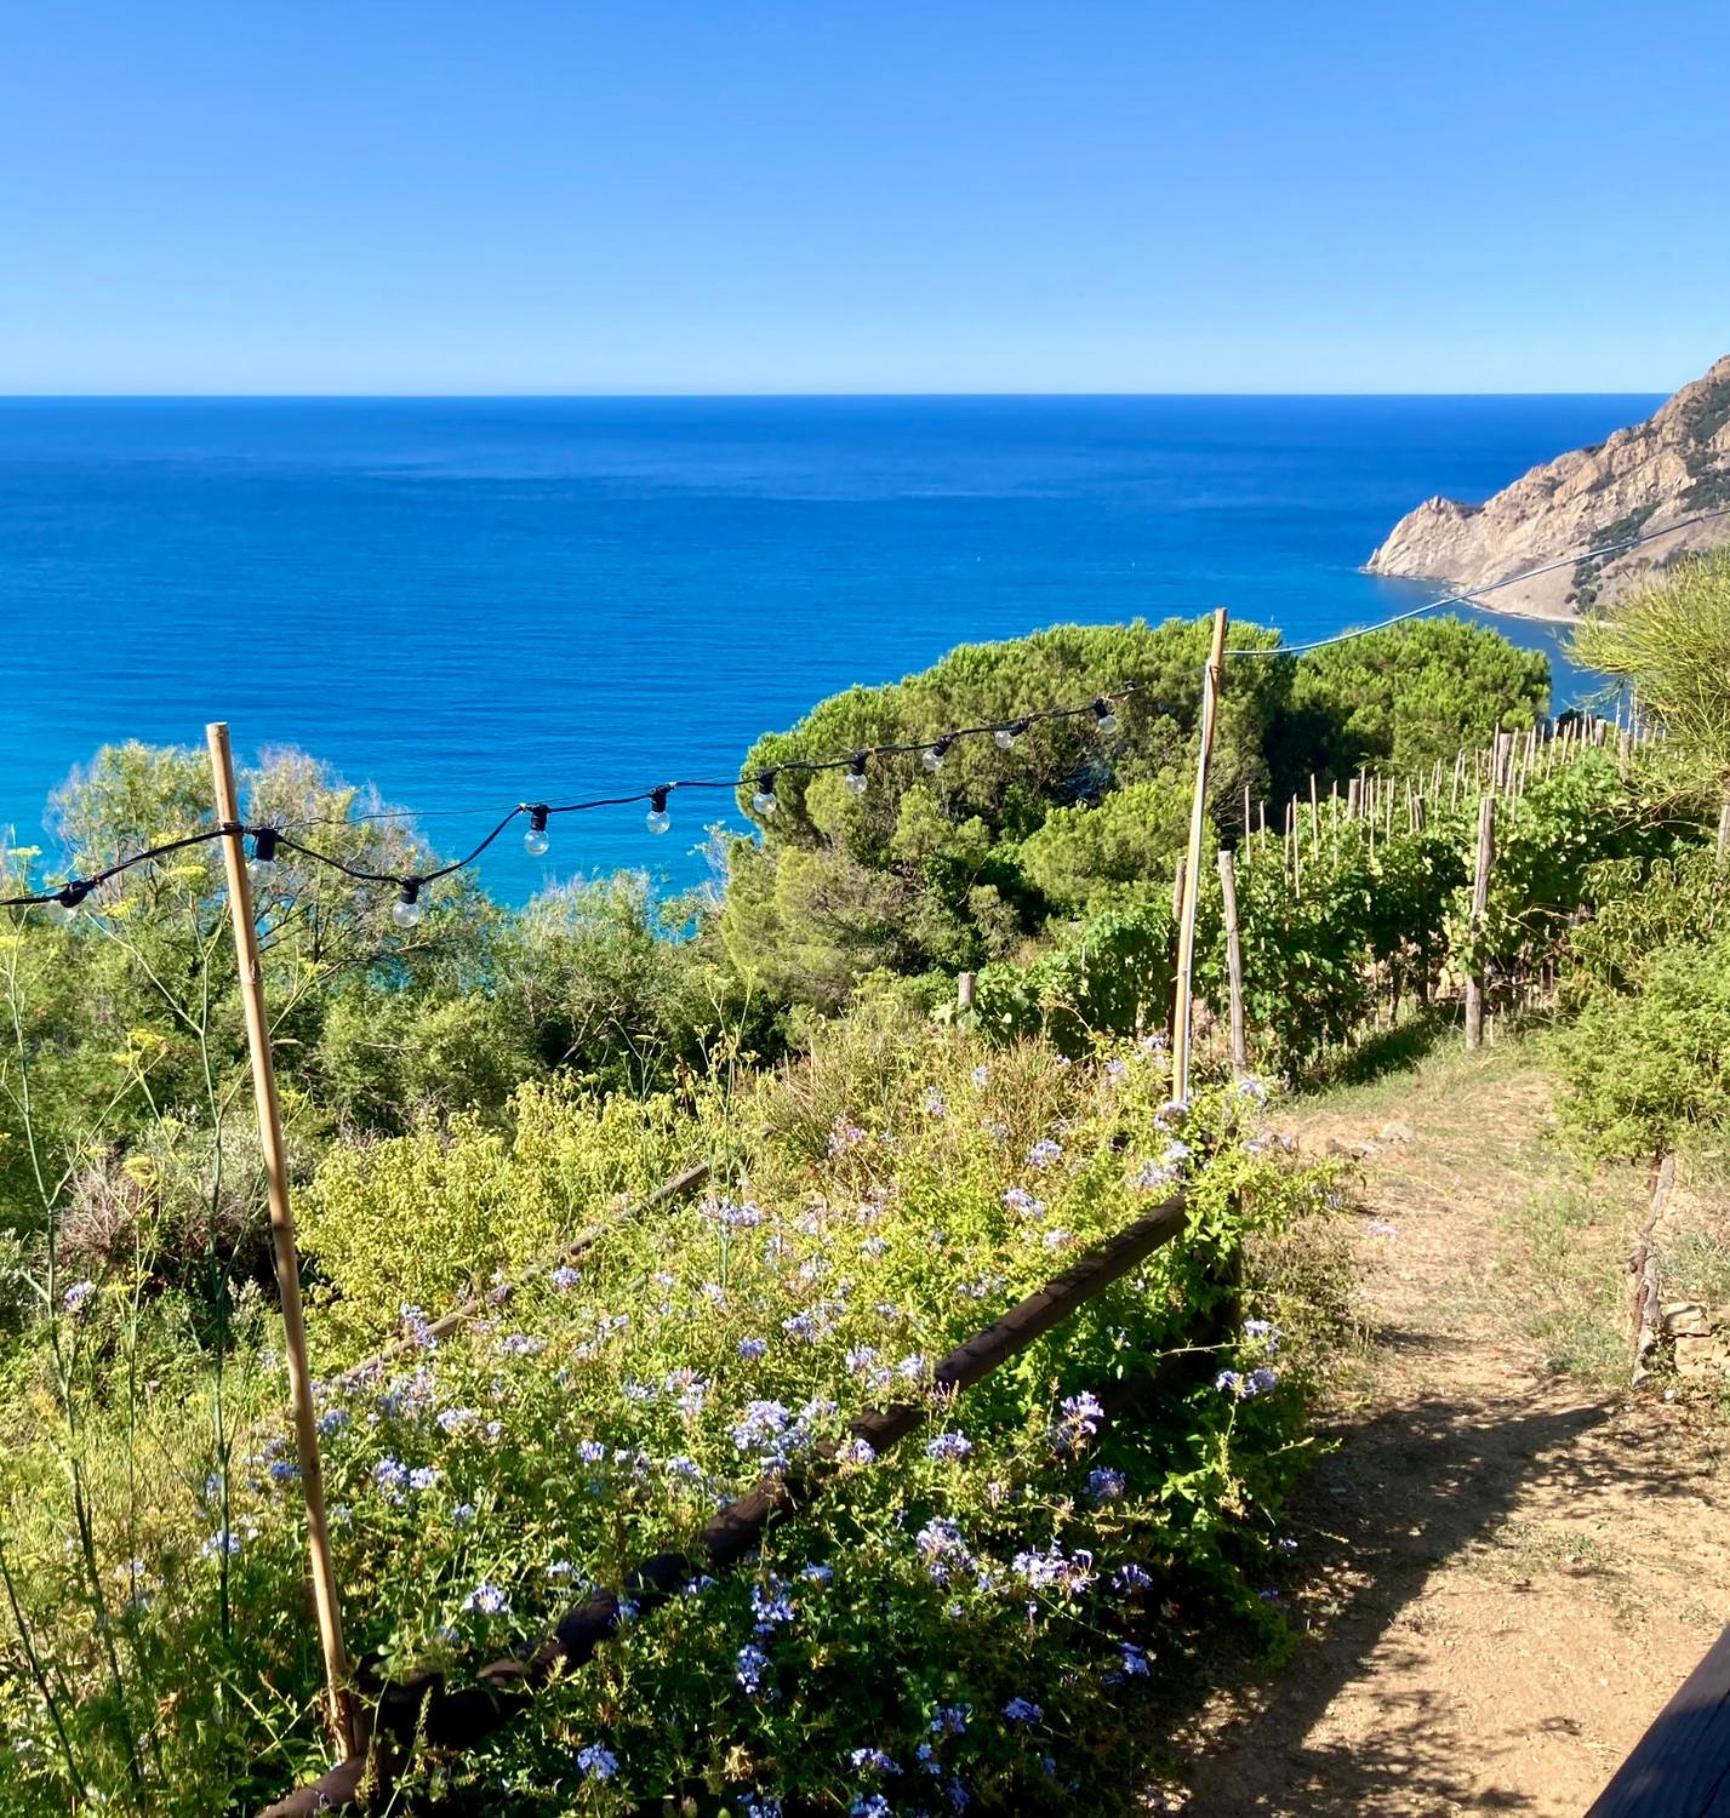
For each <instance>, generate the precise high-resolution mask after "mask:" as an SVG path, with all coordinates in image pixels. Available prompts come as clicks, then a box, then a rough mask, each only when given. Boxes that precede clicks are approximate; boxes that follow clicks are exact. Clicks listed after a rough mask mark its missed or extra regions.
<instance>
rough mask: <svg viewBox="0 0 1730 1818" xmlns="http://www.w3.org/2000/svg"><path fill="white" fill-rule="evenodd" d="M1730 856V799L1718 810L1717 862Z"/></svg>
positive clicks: (1722, 861)
mask: <svg viewBox="0 0 1730 1818" xmlns="http://www.w3.org/2000/svg"><path fill="white" fill-rule="evenodd" d="M1727 858H1730V800H1726V801H1725V803H1724V806H1723V807H1722V808H1720V809H1719V810H1718V863H1719V864H1720V865H1722V864H1723V863H1724V861H1725V860H1726V859H1727Z"/></svg>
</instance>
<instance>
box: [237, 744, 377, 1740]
mask: <svg viewBox="0 0 1730 1818" xmlns="http://www.w3.org/2000/svg"><path fill="white" fill-rule="evenodd" d="M205 736H206V738H207V739H208V741H209V745H210V774H211V778H212V781H213V782H214V784H215V788H216V815H217V820H218V822H219V823H220V825H221V827H222V829H223V832H224V833H225V834H226V835H227V837H226V838H225V839H224V840H223V842H222V860H223V865H224V867H225V869H226V871H227V874H228V907H229V919H230V921H231V922H232V924H233V928H234V951H235V958H236V960H237V961H238V964H239V970H240V999H241V1004H242V1007H243V1008H244V1010H245V1013H246V1045H247V1050H248V1052H249V1054H250V1056H251V1059H252V1087H253V1096H254V1098H255V1099H256V1101H257V1104H258V1136H259V1142H260V1144H261V1146H262V1148H263V1152H264V1167H265V1173H266V1175H267V1177H268V1179H269V1183H270V1240H271V1241H270V1248H271V1255H272V1257H273V1259H274V1261H275V1265H276V1285H277V1291H278V1293H279V1294H280V1296H281V1299H282V1332H283V1351H284V1353H285V1354H286V1356H287V1359H288V1397H289V1405H290V1408H291V1409H292V1411H293V1415H294V1443H295V1451H296V1454H297V1456H298V1459H299V1463H300V1484H301V1490H302V1493H303V1495H304V1496H305V1499H306V1534H307V1550H308V1554H309V1557H310V1569H311V1575H312V1594H313V1603H314V1606H315V1608H316V1610H317V1613H318V1638H319V1642H320V1645H321V1646H322V1647H323V1650H324V1679H325V1690H326V1693H327V1695H328V1698H329V1702H330V1726H331V1729H332V1731H333V1732H334V1734H335V1736H336V1738H337V1740H338V1742H339V1743H340V1744H341V1746H342V1747H344V1748H346V1749H347V1750H348V1751H349V1752H350V1754H351V1755H359V1754H361V1753H363V1752H364V1750H365V1747H366V1736H365V1732H364V1729H363V1726H362V1724H361V1722H360V1718H359V1713H358V1710H357V1708H356V1706H355V1704H354V1702H353V1699H352V1697H351V1693H350V1686H349V1671H348V1655H347V1652H346V1650H345V1649H344V1647H343V1640H342V1606H341V1603H340V1601H339V1599H338V1596H337V1588H336V1570H335V1567H334V1566H333V1564H332V1562H331V1554H330V1530H329V1527H328V1526H327V1525H326V1522H325V1513H324V1474H323V1470H322V1468H321V1466H320V1463H319V1456H318V1422H317V1419H316V1417H315V1416H314V1413H313V1406H312V1373H311V1371H310V1370H309V1368H308V1367H307V1358H306V1324H305V1321H304V1319H303V1318H302V1315H301V1306H300V1257H299V1254H298V1252H297V1249H296V1246H295V1240H294V1211H293V1208H292V1207H291V1206H290V1204H289V1198H288V1161H287V1156H286V1153H285V1151H284V1147H283V1140H282V1104H281V1101H280V1100H279V1098H278V1097H277V1091H276V1068H275V1065H274V1063H273V1061H272V1058H271V1050H270V1024H269V1022H268V1020H267V1019H266V1016H265V1010H264V975H263V968H262V967H261V966H260V964H259V957H258V928H257V925H256V923H255V922H254V920H253V914H252V888H251V885H250V883H249V882H248V880H247V875H246V852H245V848H244V846H243V843H242V841H243V834H242V830H241V824H240V801H239V796H238V793H237V791H236V789H235V783H234V754H233V752H232V751H231V750H230V748H229V742H228V727H227V726H226V725H225V724H223V723H222V722H221V721H218V722H216V723H215V724H213V725H211V726H207V727H206V728H205Z"/></svg>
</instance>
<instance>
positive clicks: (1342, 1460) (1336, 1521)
mask: <svg viewBox="0 0 1730 1818" xmlns="http://www.w3.org/2000/svg"><path fill="white" fill-rule="evenodd" d="M1383 1342H1384V1343H1387V1344H1390V1345H1392V1346H1395V1347H1404V1348H1405V1349H1406V1350H1407V1353H1408V1356H1412V1357H1415V1359H1416V1360H1417V1362H1418V1367H1419V1368H1420V1369H1424V1370H1427V1368H1428V1367H1429V1361H1430V1356H1431V1354H1435V1355H1436V1362H1437V1365H1438V1372H1437V1373H1438V1374H1440V1375H1447V1374H1450V1373H1451V1372H1449V1371H1447V1370H1444V1369H1442V1368H1440V1367H1439V1366H1440V1364H1441V1359H1442V1357H1443V1356H1444V1355H1445V1354H1446V1353H1448V1352H1449V1351H1452V1350H1456V1349H1458V1348H1460V1347H1461V1345H1463V1341H1456V1343H1455V1344H1449V1343H1448V1342H1447V1341H1445V1340H1444V1341H1438V1340H1437V1339H1436V1338H1435V1336H1434V1335H1433V1334H1419V1333H1409V1332H1408V1333H1400V1332H1392V1333H1387V1334H1384V1335H1383ZM1454 1368H1455V1370H1456V1371H1457V1370H1458V1363H1456V1365H1455V1366H1454ZM1464 1373H1465V1374H1467V1375H1470V1374H1471V1373H1472V1372H1471V1370H1470V1368H1469V1367H1468V1369H1467V1370H1466V1371H1465V1372H1464ZM1566 1393H1567V1392H1566V1390H1564V1389H1559V1388H1556V1387H1554V1386H1539V1387H1538V1388H1535V1389H1534V1390H1532V1391H1531V1392H1529V1393H1528V1394H1525V1395H1523V1396H1522V1395H1520V1394H1518V1393H1512V1394H1505V1395H1497V1396H1495V1397H1493V1398H1492V1399H1490V1400H1488V1401H1469V1400H1464V1399H1458V1400H1450V1399H1447V1398H1443V1397H1422V1398H1420V1399H1418V1400H1417V1401H1415V1402H1409V1403H1407V1404H1406V1405H1403V1406H1401V1407H1399V1408H1396V1409H1389V1410H1386V1411H1383V1412H1380V1413H1377V1414H1375V1415H1373V1416H1372V1417H1370V1418H1368V1419H1366V1420H1364V1421H1362V1422H1359V1423H1345V1424H1341V1425H1335V1426H1333V1427H1332V1428H1330V1429H1327V1431H1326V1437H1327V1438H1329V1439H1331V1440H1332V1441H1333V1442H1335V1444H1336V1445H1337V1448H1338V1449H1337V1451H1336V1453H1335V1455H1334V1456H1332V1457H1330V1458H1326V1459H1324V1460H1323V1461H1322V1462H1321V1464H1320V1465H1319V1466H1318V1468H1317V1470H1316V1472H1315V1473H1314V1475H1313V1476H1312V1477H1311V1479H1310V1481H1309V1483H1308V1484H1307V1486H1306V1487H1305V1489H1304V1490H1303V1491H1302V1492H1301V1493H1300V1496H1299V1498H1298V1504H1297V1506H1296V1507H1295V1508H1294V1510H1293V1516H1292V1525H1293V1527H1294V1529H1295V1530H1296V1531H1297V1532H1298V1533H1300V1534H1303V1535H1305V1539H1304V1540H1303V1543H1302V1549H1303V1558H1302V1571H1301V1576H1298V1577H1296V1578H1294V1582H1293V1584H1292V1586H1291V1591H1292V1601H1293V1604H1294V1607H1295V1609H1296V1611H1297V1612H1298V1614H1299V1617H1300V1621H1301V1622H1302V1623H1304V1624H1305V1625H1306V1626H1307V1628H1308V1630H1309V1633H1308V1634H1307V1636H1306V1637H1305V1639H1304V1640H1303V1641H1301V1642H1300V1643H1299V1646H1298V1648H1297V1651H1296V1653H1295V1654H1294V1656H1293V1658H1292V1659H1291V1660H1290V1661H1289V1662H1288V1663H1287V1665H1286V1666H1285V1667H1284V1668H1283V1669H1281V1670H1279V1671H1278V1672H1277V1673H1275V1674H1274V1675H1272V1676H1271V1677H1270V1678H1269V1679H1268V1680H1267V1681H1266V1682H1264V1683H1263V1684H1261V1685H1259V1686H1256V1685H1253V1684H1251V1685H1246V1686H1243V1687H1241V1688H1240V1692H1241V1693H1242V1694H1244V1696H1242V1697H1241V1698H1240V1700H1239V1702H1238V1708H1237V1709H1236V1710H1235V1711H1233V1712H1232V1713H1231V1714H1230V1715H1228V1716H1227V1718H1226V1720H1225V1722H1224V1723H1223V1724H1214V1725H1210V1726H1209V1727H1210V1729H1211V1731H1212V1733H1211V1734H1209V1735H1208V1736H1207V1737H1206V1738H1205V1740H1203V1741H1201V1743H1200V1746H1199V1748H1198V1751H1197V1755H1198V1758H1197V1759H1196V1760H1195V1762H1194V1765H1193V1768H1192V1773H1191V1778H1192V1783H1193V1785H1194V1788H1195V1796H1194V1799H1193V1802H1192V1803H1191V1804H1190V1805H1189V1806H1188V1807H1187V1808H1186V1809H1187V1812H1188V1814H1189V1815H1190V1818H1238V1815H1240V1814H1250V1813H1263V1814H1276V1813H1290V1814H1293V1815H1296V1814H1306V1815H1308V1814H1314V1815H1315V1818H1332V1815H1334V1814H1341V1815H1343V1814H1347V1813H1350V1814H1365V1813H1370V1814H1391V1813H1431V1812H1435V1813H1441V1812H1454V1811H1470V1812H1500V1811H1521V1810H1529V1809H1531V1808H1532V1804H1533V1802H1532V1800H1531V1799H1530V1798H1528V1797H1527V1796H1526V1795H1524V1794H1523V1793H1520V1792H1516V1791H1509V1790H1505V1789H1503V1790H1498V1787H1497V1779H1498V1773H1497V1764H1498V1758H1499V1756H1500V1755H1501V1754H1503V1753H1505V1752H1506V1750H1507V1749H1508V1748H1509V1747H1510V1746H1511V1744H1509V1743H1507V1742H1504V1741H1502V1740H1500V1739H1498V1738H1497V1737H1495V1736H1493V1735H1486V1734H1483V1733H1481V1729H1480V1731H1479V1733H1471V1732H1470V1731H1469V1730H1467V1729H1463V1728H1462V1723H1461V1718H1462V1716H1463V1715H1465V1714H1466V1713H1465V1712H1464V1710H1463V1708H1462V1706H1461V1705H1459V1704H1456V1702H1455V1701H1454V1700H1453V1699H1452V1698H1451V1697H1450V1695H1449V1694H1448V1693H1447V1691H1446V1690H1438V1689H1436V1675H1435V1674H1434V1672H1433V1671H1431V1672H1429V1673H1425V1672H1423V1671H1408V1672H1402V1671H1401V1668H1402V1666H1405V1667H1408V1668H1415V1667H1418V1666H1419V1665H1420V1664H1421V1662H1422V1661H1423V1644H1422V1629H1421V1627H1419V1628H1418V1629H1416V1631H1415V1632H1412V1624H1411V1623H1410V1622H1409V1621H1408V1622H1405V1623H1402V1622H1401V1620H1400V1619H1401V1618H1402V1616H1403V1615H1405V1614H1406V1613H1407V1612H1408V1606H1410V1605H1411V1604H1412V1602H1413V1600H1414V1599H1415V1598H1417V1596H1418V1595H1419V1593H1420V1592H1421V1591H1422V1590H1423V1588H1424V1586H1425V1584H1426V1582H1427V1580H1428V1579H1429V1578H1430V1576H1431V1574H1432V1573H1433V1572H1434V1571H1435V1570H1436V1568H1437V1567H1439V1566H1441V1565H1442V1564H1444V1563H1445V1562H1447V1561H1449V1560H1451V1559H1453V1558H1455V1557H1456V1556H1457V1555H1459V1554H1461V1553H1462V1552H1463V1551H1464V1550H1466V1549H1467V1548H1469V1547H1470V1546H1472V1544H1473V1543H1474V1542H1477V1541H1480V1540H1482V1539H1484V1538H1485V1537H1486V1536H1488V1535H1489V1534H1490V1533H1491V1532H1492V1531H1493V1530H1494V1529H1496V1528H1497V1526H1498V1525H1499V1524H1501V1523H1502V1522H1503V1521H1504V1520H1505V1519H1506V1518H1507V1517H1508V1515H1509V1513H1510V1511H1511V1510H1512V1509H1513V1508H1514V1506H1515V1504H1516V1502H1517V1501H1519V1500H1521V1499H1522V1498H1524V1497H1528V1496H1530V1495H1531V1494H1532V1492H1533V1491H1534V1489H1537V1490H1539V1491H1540V1492H1541V1493H1542V1494H1543V1495H1544V1496H1545V1497H1552V1496H1553V1497H1555V1498H1556V1499H1558V1500H1561V1501H1565V1502H1572V1501H1573V1500H1574V1499H1577V1498H1580V1497H1590V1496H1591V1495H1592V1493H1593V1492H1594V1490H1595V1489H1597V1488H1599V1487H1603V1486H1607V1485H1612V1484H1613V1485H1614V1487H1615V1488H1616V1489H1617V1490H1618V1491H1619V1492H1621V1493H1624V1494H1625V1493H1627V1492H1629V1491H1630V1490H1634V1491H1637V1492H1638V1493H1639V1494H1641V1495H1645V1496H1664V1495H1669V1494H1678V1495H1692V1494H1694V1493H1695V1490H1696V1487H1697V1486H1696V1485H1694V1484H1692V1483H1690V1482H1689V1481H1688V1480H1687V1477H1686V1474H1685V1472H1683V1471H1679V1470H1676V1469H1673V1468H1671V1465H1670V1462H1669V1461H1668V1460H1666V1459H1664V1458H1662V1457H1661V1456H1652V1457H1649V1458H1648V1457H1645V1456H1642V1455H1641V1454H1640V1453H1639V1452H1638V1451H1630V1450H1622V1449H1617V1450H1614V1451H1611V1450H1610V1449H1609V1448H1606V1447H1602V1446H1597V1445H1586V1446H1581V1444H1580V1443H1579V1442H1580V1441H1581V1440H1582V1438H1583V1437H1584V1436H1585V1435H1587V1434H1589V1433H1590V1432H1591V1431H1592V1429H1594V1428H1596V1427H1598V1426H1599V1425H1600V1424H1601V1423H1603V1422H1604V1421H1605V1420H1606V1419H1608V1418H1609V1413H1610V1410H1609V1409H1608V1408H1607V1407H1605V1406H1603V1405H1601V1404H1595V1403H1587V1402H1573V1403H1571V1404H1562V1403H1559V1400H1558V1397H1563V1396H1566ZM1590 1570H1591V1567H1590V1566H1586V1567H1585V1568H1584V1569H1583V1570H1582V1571H1581V1573H1580V1576H1582V1577H1584V1576H1586V1575H1588V1574H1589V1572H1590ZM1529 1588H1530V1587H1529V1586H1528V1585H1526V1584H1522V1583H1518V1582H1515V1583H1511V1584H1509V1585H1508V1587H1507V1589H1506V1593H1505V1594H1506V1597H1507V1598H1508V1599H1509V1600H1510V1601H1509V1609H1508V1619H1507V1628H1508V1630H1510V1631H1513V1632H1512V1633H1510V1634H1509V1636H1508V1644H1509V1646H1510V1648H1513V1649H1517V1648H1518V1647H1519V1646H1520V1645H1521V1636H1520V1634H1519V1632H1518V1631H1519V1630H1520V1627H1521V1616H1520V1613H1519V1610H1518V1608H1517V1607H1516V1602H1517V1600H1518V1599H1520V1598H1521V1596H1522V1593H1523V1592H1526V1591H1527V1590H1529ZM1582 1594H1586V1593H1585V1592H1584V1589H1583V1592H1582ZM1372 1655H1373V1656H1374V1657H1375V1658H1374V1661H1373V1664H1372ZM1509 1664H1510V1669H1513V1668H1514V1667H1516V1666H1517V1661H1515V1660H1513V1659H1510V1663H1509ZM1444 1683H1445V1682H1444ZM1354 1688H1355V1690H1354ZM1402 1688H1410V1689H1402ZM1342 1694H1349V1705H1350V1708H1345V1707H1341V1708H1335V1707H1336V1704H1337V1702H1338V1701H1339V1700H1341V1698H1342ZM1324 1716H1325V1717H1326V1719H1327V1721H1326V1722H1323V1721H1322V1720H1323V1718H1324ZM1568 1722H1569V1720H1568V1718H1567V1717H1566V1716H1565V1715H1558V1716H1556V1717H1553V1718H1547V1719H1544V1720H1543V1722H1542V1723H1541V1724H1540V1726H1539V1727H1540V1728H1543V1727H1546V1726H1557V1727H1560V1728H1562V1729H1564V1730H1565V1729H1566V1728H1567V1726H1568Z"/></svg>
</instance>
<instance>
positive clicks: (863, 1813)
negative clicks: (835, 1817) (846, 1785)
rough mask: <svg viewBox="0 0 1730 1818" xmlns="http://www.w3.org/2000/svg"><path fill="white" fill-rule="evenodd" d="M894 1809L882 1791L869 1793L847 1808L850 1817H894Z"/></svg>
mask: <svg viewBox="0 0 1730 1818" xmlns="http://www.w3.org/2000/svg"><path fill="white" fill-rule="evenodd" d="M894 1810H895V1808H894V1807H893V1806H892V1805H891V1804H890V1803H889V1801H888V1800H887V1799H885V1798H884V1797H883V1795H882V1794H881V1793H867V1794H866V1795H865V1797H864V1798H863V1799H855V1800H854V1801H853V1803H852V1805H850V1806H849V1807H848V1808H847V1811H848V1818H892V1814H893V1812H894Z"/></svg>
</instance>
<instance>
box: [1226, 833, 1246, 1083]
mask: <svg viewBox="0 0 1730 1818" xmlns="http://www.w3.org/2000/svg"><path fill="white" fill-rule="evenodd" d="M1219 894H1220V901H1221V903H1222V905H1223V912H1224V918H1225V974H1226V985H1227V989H1228V991H1229V993H1230V1010H1231V1064H1232V1070H1233V1071H1234V1072H1235V1073H1236V1074H1237V1076H1238V1077H1239V1078H1240V1079H1241V1078H1242V1077H1243V1076H1244V1074H1245V1073H1247V1072H1248V1071H1249V1041H1248V1038H1247V1036H1246V1034H1245V1031H1244V1023H1243V943H1242V942H1241V941H1240V940H1239V939H1238V932H1237V862H1236V860H1234V859H1233V858H1232V855H1231V853H1230V852H1229V851H1228V850H1227V849H1226V848H1225V847H1224V846H1221V847H1220V849H1219Z"/></svg>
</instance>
